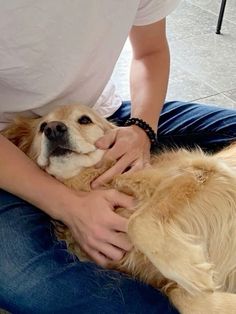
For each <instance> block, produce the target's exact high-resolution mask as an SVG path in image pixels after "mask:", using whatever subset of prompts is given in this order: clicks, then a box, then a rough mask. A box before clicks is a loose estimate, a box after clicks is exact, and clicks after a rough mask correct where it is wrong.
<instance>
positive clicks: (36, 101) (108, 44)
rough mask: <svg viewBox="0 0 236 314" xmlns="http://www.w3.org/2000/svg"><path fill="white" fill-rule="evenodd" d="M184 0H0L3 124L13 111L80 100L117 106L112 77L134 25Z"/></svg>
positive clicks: (105, 108) (39, 111)
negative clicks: (111, 82)
mask: <svg viewBox="0 0 236 314" xmlns="http://www.w3.org/2000/svg"><path fill="white" fill-rule="evenodd" d="M179 2H180V0H128V1H127V0H40V1H33V0H0V129H1V128H3V127H4V126H5V125H6V123H7V122H8V121H9V120H11V119H12V117H13V116H14V115H15V114H16V113H20V112H21V113H24V114H28V115H44V114H45V113H47V112H48V111H50V110H51V109H52V108H53V107H54V106H59V105H64V104H69V103H75V102H79V103H82V104H85V105H88V106H90V107H95V109H96V110H97V111H99V112H100V113H101V114H102V115H104V116H109V115H111V114H112V113H114V112H115V111H116V110H117V109H118V107H119V106H120V104H121V100H120V98H119V97H118V96H117V95H116V94H115V91H114V87H113V86H112V85H111V84H108V85H107V82H108V81H109V78H110V76H111V74H112V71H113V68H114V65H115V63H116V61H117V59H118V57H119V54H120V52H121V50H122V47H123V45H124V43H125V41H126V38H127V36H128V34H129V31H130V28H131V27H132V25H146V24H151V23H154V22H156V21H158V20H161V19H162V18H164V17H165V16H167V15H168V14H169V13H170V12H171V11H172V10H173V9H174V8H175V7H176V6H177V5H178V3H179ZM106 85H107V86H106ZM105 86H106V88H105ZM104 88H105V90H104Z"/></svg>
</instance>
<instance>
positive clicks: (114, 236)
mask: <svg viewBox="0 0 236 314" xmlns="http://www.w3.org/2000/svg"><path fill="white" fill-rule="evenodd" d="M109 241H110V243H112V244H113V245H115V246H117V247H118V248H120V249H122V250H124V251H126V252H128V251H130V250H131V249H132V247H133V245H132V243H131V242H130V240H129V238H128V236H127V234H126V233H123V232H116V233H114V232H111V233H110V235H109Z"/></svg>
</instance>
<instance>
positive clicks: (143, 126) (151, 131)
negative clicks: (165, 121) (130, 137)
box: [124, 117, 157, 149]
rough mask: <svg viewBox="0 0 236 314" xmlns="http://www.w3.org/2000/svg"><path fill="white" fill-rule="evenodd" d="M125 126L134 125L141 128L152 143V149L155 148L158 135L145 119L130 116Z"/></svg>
mask: <svg viewBox="0 0 236 314" xmlns="http://www.w3.org/2000/svg"><path fill="white" fill-rule="evenodd" d="M124 126H125V127H133V128H135V127H136V128H135V129H136V130H137V129H139V130H141V131H142V132H141V133H144V134H145V135H146V136H145V138H146V139H147V140H148V141H149V143H150V149H154V148H155V146H156V144H157V135H156V133H155V131H154V129H153V128H152V127H151V126H150V125H149V124H148V123H147V122H146V121H144V120H143V119H140V118H134V117H133V118H130V119H128V120H127V121H126V122H125V124H124Z"/></svg>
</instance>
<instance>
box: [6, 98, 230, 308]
mask: <svg viewBox="0 0 236 314" xmlns="http://www.w3.org/2000/svg"><path fill="white" fill-rule="evenodd" d="M129 114H130V103H129V102H125V103H123V105H122V106H121V107H120V108H119V110H118V111H117V112H116V113H115V114H114V115H113V116H112V117H110V118H111V119H112V120H116V122H118V123H120V124H123V122H124V120H125V119H127V118H128V116H129ZM158 130H159V134H158V140H159V144H160V146H175V145H177V146H190V147H193V146H194V145H200V146H202V147H203V148H204V149H211V150H215V149H218V148H220V147H222V146H224V145H226V144H227V143H230V142H231V141H232V140H234V138H235V135H236V111H234V110H224V109H220V108H217V107H206V106H203V105H198V104H188V103H181V102H171V103H167V104H166V105H165V106H164V109H163V112H162V115H161V118H160V123H159V128H158ZM23 179H24V180H27V178H23ZM0 239H1V241H0V308H5V309H7V310H8V311H10V312H11V313H17V314H18V313H19V314H20V313H34V314H37V313H40V314H44V313H45V314H46V313H50V314H53V313H55V314H56V313H57V314H60V313H61V314H68V313H70V314H72V313H80V314H93V313H96V314H108V313H109V314H118V313H119V314H123V313H127V314H128V313H130V314H143V313H148V314H152V313H157V314H167V313H168V314H175V313H177V312H176V311H175V310H174V309H173V308H172V307H171V305H170V304H169V303H168V301H167V299H166V298H165V297H164V296H162V295H161V293H159V292H158V291H155V290H154V289H153V288H151V287H148V286H146V285H144V284H142V283H139V282H137V281H135V280H132V279H129V278H127V277H126V276H124V275H122V274H119V273H117V272H112V271H106V270H102V269H101V268H99V267H98V266H96V265H95V264H93V263H81V262H80V261H79V260H78V259H76V258H75V257H73V256H72V255H71V254H69V253H68V252H67V250H66V247H65V245H64V243H62V242H59V241H57V240H56V239H55V236H54V235H53V230H52V225H51V223H50V218H49V217H48V216H47V215H46V214H44V213H43V212H41V211H40V210H38V209H37V208H35V207H33V206H32V205H30V204H28V203H26V202H24V201H23V200H21V199H19V198H17V197H15V196H13V195H11V194H9V193H7V192H5V191H2V190H0Z"/></svg>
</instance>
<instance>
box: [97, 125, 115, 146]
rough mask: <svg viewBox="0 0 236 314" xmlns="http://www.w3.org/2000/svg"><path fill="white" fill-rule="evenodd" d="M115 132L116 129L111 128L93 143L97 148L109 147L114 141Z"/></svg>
mask: <svg viewBox="0 0 236 314" xmlns="http://www.w3.org/2000/svg"><path fill="white" fill-rule="evenodd" d="M116 134H117V130H112V131H110V132H108V133H107V134H105V135H103V136H102V137H101V138H99V139H98V140H97V141H96V143H95V145H96V147H97V148H99V149H108V148H109V147H111V145H112V144H114V143H115V140H116Z"/></svg>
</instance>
